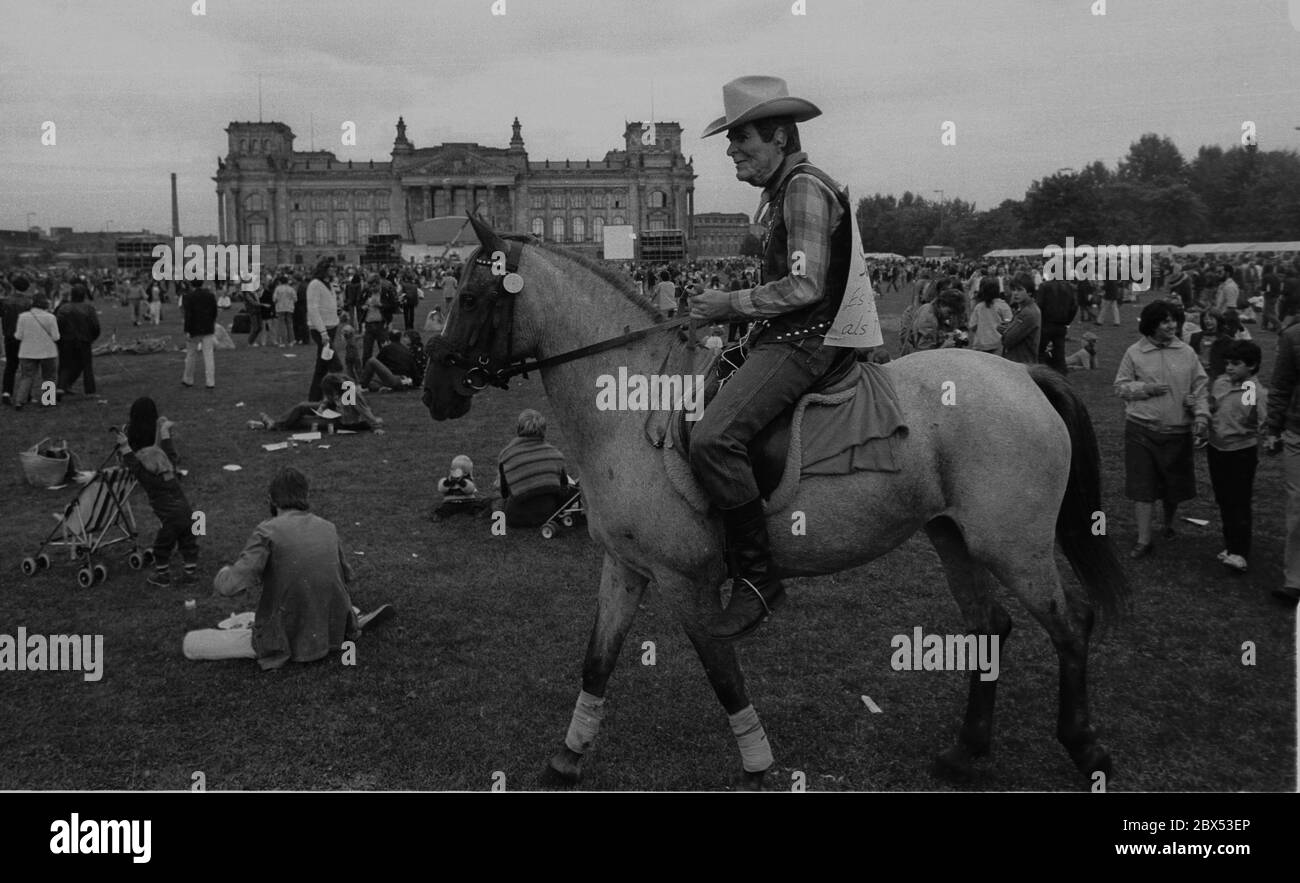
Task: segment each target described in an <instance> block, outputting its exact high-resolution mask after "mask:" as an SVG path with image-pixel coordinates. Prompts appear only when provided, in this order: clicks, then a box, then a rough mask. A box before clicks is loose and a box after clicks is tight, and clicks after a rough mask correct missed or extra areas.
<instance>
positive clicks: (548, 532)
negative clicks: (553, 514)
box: [542, 521, 555, 540]
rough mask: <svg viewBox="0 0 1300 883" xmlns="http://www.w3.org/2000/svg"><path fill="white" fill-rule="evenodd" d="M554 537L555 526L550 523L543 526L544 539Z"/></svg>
mask: <svg viewBox="0 0 1300 883" xmlns="http://www.w3.org/2000/svg"><path fill="white" fill-rule="evenodd" d="M554 536H555V525H554V524H551V523H550V522H549V521H548V522H546V523H545V524H543V525H542V537H543V538H545V539H548V540H549V539H552V538H553V537H554Z"/></svg>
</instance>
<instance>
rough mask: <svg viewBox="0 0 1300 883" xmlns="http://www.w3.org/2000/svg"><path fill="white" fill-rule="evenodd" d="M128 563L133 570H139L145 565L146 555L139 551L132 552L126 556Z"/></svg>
mask: <svg viewBox="0 0 1300 883" xmlns="http://www.w3.org/2000/svg"><path fill="white" fill-rule="evenodd" d="M126 563H127V565H128V566H129V567H130V568H131V569H132V570H139V569H140V568H141V567H144V556H143V555H141V554H140V553H139V552H132V553H131V554H130V555H128V556H126Z"/></svg>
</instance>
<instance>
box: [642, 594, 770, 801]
mask: <svg viewBox="0 0 1300 883" xmlns="http://www.w3.org/2000/svg"><path fill="white" fill-rule="evenodd" d="M659 588H660V590H661V591H662V592H663V593H664V595H665V596H666V597H667V599H668V600H669V602H670V603H671V604H672V605H673V607H674V608H675V610H676V613H677V618H678V620H679V621H680V622H681V624H682V628H683V629H685V631H686V636H687V637H688V638H690V639H691V644H692V645H694V647H695V652H696V653H698V654H699V657H700V662H701V663H703V664H704V673H705V674H706V675H707V676H708V678H709V683H710V684H711V685H712V686H713V692H714V693H716V694H717V696H718V701H719V702H721V703H722V707H723V709H725V710H726V712H727V720H728V722H729V723H730V724H731V732H732V735H734V736H735V737H736V744H737V746H738V747H739V749H740V760H741V777H740V787H741V788H742V789H744V790H746V791H761V790H763V780H764V775H765V774H766V772H767V770H768V769H769V768H770V767H771V766H772V748H771V746H770V745H769V744H768V741H767V733H765V732H764V731H763V724H762V723H761V722H760V721H759V719H758V712H757V711H755V710H754V706H753V704H752V703H751V702H750V701H749V694H748V693H747V692H746V691H745V673H744V672H743V671H741V668H740V662H739V661H737V659H736V649H735V644H732V643H730V642H727V641H716V640H714V639H713V638H710V637H709V635H708V632H707V631H705V628H704V622H705V619H704V618H705V617H706V616H708V615H709V614H713V613H718V612H719V611H720V610H721V609H722V604H721V600H720V599H719V597H718V590H717V587H716V586H715V585H714V584H713V583H708V584H705V585H700V584H698V583H694V582H691V581H689V580H685V579H682V580H675V579H668V578H665V579H664V580H663V581H662V582H661V583H660V586H659Z"/></svg>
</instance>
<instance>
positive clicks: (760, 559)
mask: <svg viewBox="0 0 1300 883" xmlns="http://www.w3.org/2000/svg"><path fill="white" fill-rule="evenodd" d="M722 524H723V527H724V529H725V530H726V541H727V562H728V570H729V571H730V575H731V577H732V581H731V601H730V603H728V605H727V609H726V610H724V611H723V612H722V613H721V614H719V615H717V616H713V617H711V618H710V619H709V621H708V623H706V630H707V631H708V633H709V636H710V637H712V638H715V639H717V640H720V641H734V640H736V639H737V638H743V637H745V636H746V635H748V634H750V633H751V632H753V631H754V630H755V629H756V628H758V627H759V626H760V625H762V624H763V622H764V621H765V620H766V619H767V618H768V616H770V615H771V613H772V611H773V610H775V609H776V608H777V607H778V606H779V605H780V604H781V602H782V601H784V600H785V589H784V588H783V587H782V586H781V582H780V580H778V579H777V578H776V576H775V574H774V572H773V567H772V550H771V545H770V543H769V541H768V536H767V520H766V519H765V518H764V517H763V501H762V500H754V501H753V502H751V503H746V504H745V505H743V506H738V507H736V508H735V509H724V510H722Z"/></svg>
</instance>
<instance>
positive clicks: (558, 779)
mask: <svg viewBox="0 0 1300 883" xmlns="http://www.w3.org/2000/svg"><path fill="white" fill-rule="evenodd" d="M575 758H576V759H575ZM581 781H582V755H580V754H578V755H575V754H573V752H571V751H569V750H568V749H567V748H562V749H560V750H559V751H557V752H556V753H555V754H554V755H552V757H551V759H550V760H549V761H547V763H546V766H545V768H543V769H542V774H541V776H540V777H539V778H538V782H537V784H538V785H539V786H540V787H542V788H572V787H574V786H576V785H577V784H578V783H580V782H581Z"/></svg>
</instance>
